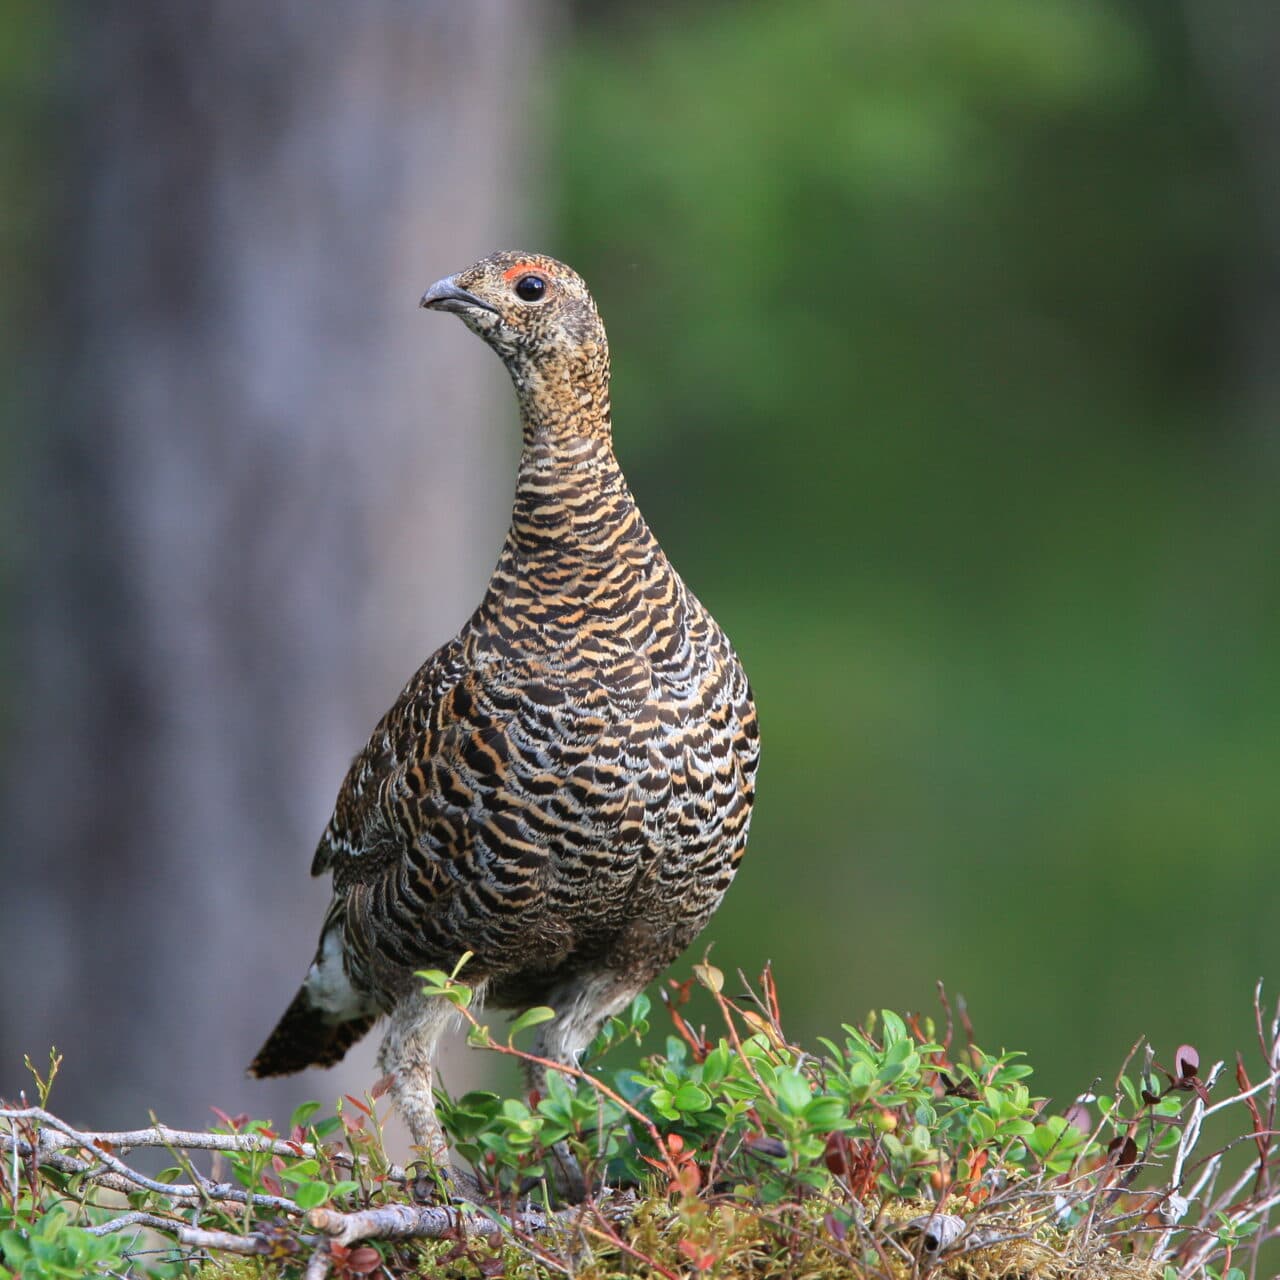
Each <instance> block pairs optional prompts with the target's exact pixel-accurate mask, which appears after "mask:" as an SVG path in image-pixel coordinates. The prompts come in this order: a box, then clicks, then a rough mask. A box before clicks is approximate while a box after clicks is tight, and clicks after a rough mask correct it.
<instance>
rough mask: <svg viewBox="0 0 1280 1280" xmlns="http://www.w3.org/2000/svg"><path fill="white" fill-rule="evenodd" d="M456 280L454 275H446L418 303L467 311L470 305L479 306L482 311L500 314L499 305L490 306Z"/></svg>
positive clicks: (437, 308)
mask: <svg viewBox="0 0 1280 1280" xmlns="http://www.w3.org/2000/svg"><path fill="white" fill-rule="evenodd" d="M454 280H455V277H454V276H445V278H444V279H443V280H437V281H436V282H435V284H433V285H432V286H431V288H430V289H428V290H427V291H426V293H424V294H423V295H422V301H421V302H420V303H418V305H419V306H420V307H428V308H430V309H431V310H432V311H465V310H466V309H467V308H468V307H478V308H479V309H480V310H481V311H492V312H493V313H494V315H497V314H498V308H497V307H492V306H490V305H489V304H488V303H487V302H485V301H483V300H482V299H480V298H477V297H476V295H475V294H474V293H468V292H467V291H466V290H465V289H459V288H458V286H457V285H456V284H455V283H454Z"/></svg>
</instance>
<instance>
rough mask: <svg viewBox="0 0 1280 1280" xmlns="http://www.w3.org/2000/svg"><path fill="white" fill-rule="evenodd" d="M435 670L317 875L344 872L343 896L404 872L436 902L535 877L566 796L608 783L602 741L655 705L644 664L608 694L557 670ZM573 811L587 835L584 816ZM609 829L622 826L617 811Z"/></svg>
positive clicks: (533, 660) (354, 780)
mask: <svg viewBox="0 0 1280 1280" xmlns="http://www.w3.org/2000/svg"><path fill="white" fill-rule="evenodd" d="M429 666H432V667H434V668H435V669H434V670H431V671H428V669H427V668H424V669H423V672H420V673H419V676H418V677H415V680H414V682H411V684H410V685H409V686H408V687H407V688H406V690H405V692H404V694H403V695H402V696H401V698H400V699H399V700H398V701H397V703H396V705H395V706H394V707H392V709H391V710H390V711H389V712H388V713H387V715H386V716H385V717H384V718H383V721H382V722H381V723H380V724H379V726H378V728H377V730H375V732H374V734H373V736H372V738H371V739H370V741H369V744H368V745H367V746H366V747H365V749H364V751H363V752H362V753H361V754H360V756H359V757H357V759H356V761H355V762H354V763H353V764H352V766H351V769H350V771H349V772H348V775H347V779H346V782H345V783H344V784H343V787H342V790H341V791H340V793H339V795H338V800H337V803H336V805H335V808H334V814H333V818H332V820H331V821H330V824H329V827H328V829H327V830H326V832H325V835H324V837H323V839H322V840H321V842H320V847H319V849H318V850H317V852H316V859H315V863H314V865H313V868H312V872H313V874H319V873H320V872H322V871H325V870H333V872H334V874H335V886H336V887H341V886H342V885H343V884H344V883H348V882H359V881H365V880H368V879H371V878H373V877H375V876H377V875H380V874H381V873H382V870H383V869H384V868H386V867H388V866H389V865H394V866H396V867H398V868H399V869H400V871H401V872H404V871H408V872H409V873H410V874H411V875H412V876H413V877H415V879H416V880H417V882H418V891H419V892H420V893H421V894H423V895H424V896H425V897H427V898H430V897H433V896H435V895H436V894H438V893H440V892H443V891H445V890H446V889H447V888H449V887H450V886H451V885H457V884H458V883H460V882H462V881H465V880H472V879H477V878H485V877H488V878H490V879H493V878H494V868H495V867H497V868H499V869H500V870H501V871H503V872H505V873H506V874H507V875H508V876H512V877H515V876H517V875H518V871H519V869H520V868H524V869H526V870H529V869H530V868H532V866H533V865H534V864H535V863H537V861H538V860H539V859H541V858H545V856H546V853H547V849H548V848H549V847H550V846H551V845H553V844H554V843H555V828H556V824H557V822H558V821H564V820H567V818H568V816H569V815H566V814H565V813H561V812H560V811H561V810H562V809H563V801H564V797H563V796H562V795H561V794H560V793H562V792H563V791H564V789H565V787H566V784H570V785H572V783H573V782H574V780H584V774H587V773H589V774H590V775H591V777H592V779H595V778H596V777H597V775H598V772H599V768H600V767H602V765H606V764H607V762H601V761H600V760H599V759H598V755H599V750H600V747H601V744H602V741H603V740H605V739H607V738H611V737H612V736H613V734H614V733H616V731H617V728H618V726H620V725H622V724H626V723H627V722H629V721H630V720H631V719H632V718H633V717H634V715H635V713H636V708H637V707H638V706H639V705H641V704H642V703H643V701H644V699H645V698H646V697H647V696H648V692H649V680H650V673H649V670H648V666H647V663H645V662H644V661H643V659H641V658H637V659H636V660H635V662H634V664H633V666H632V667H631V668H629V669H623V670H622V671H621V672H613V673H611V674H610V678H609V679H608V681H607V682H605V681H603V680H601V679H600V678H599V677H598V676H596V675H587V674H582V673H579V674H576V675H575V674H574V673H571V672H566V671H565V670H564V669H562V668H560V667H558V666H557V665H556V660H555V658H554V657H545V656H542V657H529V656H520V655H505V656H503V657H501V658H499V659H493V660H490V661H476V660H475V659H474V658H473V659H472V660H471V661H470V662H469V663H468V664H466V665H464V666H461V667H460V666H459V664H457V663H456V662H452V661H450V659H449V656H448V655H444V656H443V658H442V657H441V655H437V659H435V660H433V663H432V664H429ZM573 808H574V809H575V810H576V811H577V812H575V813H574V814H573V815H572V817H573V819H574V820H575V821H577V822H579V823H580V822H581V821H582V820H583V816H582V815H583V811H582V810H581V807H580V806H573ZM590 808H591V806H588V809H590ZM558 813H560V816H559V817H558V816H557V814H558ZM598 819H599V820H600V821H602V822H604V823H606V824H608V823H610V822H611V821H612V817H611V814H610V812H609V811H608V807H607V806H604V807H603V808H601V809H600V811H599V814H598ZM575 834H576V835H578V836H581V834H583V833H582V831H581V828H580V826H579V827H578V828H577V830H576V831H575Z"/></svg>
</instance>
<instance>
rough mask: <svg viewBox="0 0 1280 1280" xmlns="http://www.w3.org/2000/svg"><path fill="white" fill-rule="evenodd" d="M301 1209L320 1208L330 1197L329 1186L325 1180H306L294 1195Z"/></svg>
mask: <svg viewBox="0 0 1280 1280" xmlns="http://www.w3.org/2000/svg"><path fill="white" fill-rule="evenodd" d="M293 1198H294V1202H295V1203H296V1204H297V1206H298V1208H299V1209H318V1208H319V1207H320V1206H321V1205H322V1204H324V1202H325V1201H326V1200H328V1198H329V1187H328V1185H327V1184H326V1183H323V1182H304V1183H303V1184H302V1186H300V1187H299V1188H298V1189H297V1191H295V1192H294V1195H293Z"/></svg>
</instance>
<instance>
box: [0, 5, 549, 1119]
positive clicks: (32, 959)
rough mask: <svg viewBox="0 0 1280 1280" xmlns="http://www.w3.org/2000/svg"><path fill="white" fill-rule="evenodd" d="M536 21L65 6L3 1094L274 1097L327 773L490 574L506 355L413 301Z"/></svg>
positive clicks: (467, 241) (21, 615)
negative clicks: (40, 1076)
mask: <svg viewBox="0 0 1280 1280" xmlns="http://www.w3.org/2000/svg"><path fill="white" fill-rule="evenodd" d="M539 14H540V7H539V6H537V5H530V4H528V3H522V2H521V0H479V2H477V0H471V2H470V3H467V4H455V3H451V2H450V0H415V3H413V4H406V3H392V2H391V0H387V2H386V3H373V2H370V0H365V3H362V4H346V3H341V2H340V0H324V2H318V0H294V2H292V3H277V4H269V5H262V4H258V3H252V2H251V0H218V2H217V3H202V4H194V5H190V4H184V5H174V4H171V3H168V2H167V0H130V2H129V3H124V2H123V0H119V2H110V3H101V2H96V0H95V3H82V4H78V5H71V6H69V8H68V11H67V12H66V13H65V15H64V17H65V20H66V21H65V31H66V32H67V39H68V40H70V41H71V42H72V44H71V47H70V48H68V49H66V50H65V52H66V54H67V57H68V64H69V65H68V67H67V69H66V72H67V74H66V80H65V91H64V93H63V98H62V101H61V102H60V103H59V106H60V108H61V109H60V112H59V114H58V119H57V127H58V129H59V130H60V131H62V132H63V138H64V141H65V144H66V149H65V154H64V156H63V159H64V160H65V164H64V165H63V168H62V170H61V173H60V184H61V185H60V186H59V188H58V192H57V198H58V204H59V219H58V220H57V221H55V222H54V223H53V224H52V225H51V226H50V228H49V230H48V235H49V236H50V237H52V238H53V243H54V249H55V251H54V253H53V254H51V255H50V258H51V260H52V261H53V262H54V264H55V271H54V278H53V279H51V280H49V281H47V282H45V283H44V287H45V288H46V289H47V290H49V291H51V300H50V301H49V302H48V303H47V313H48V315H49V317H50V321H51V325H50V328H51V331H52V333H53V339H52V341H51V342H47V343H45V344H44V347H45V349H44V350H37V351H36V353H35V356H36V359H37V361H38V364H39V371H40V372H42V373H43V374H45V375H47V376H45V377H43V378H41V377H40V376H37V377H36V378H35V379H34V380H35V382H36V383H37V384H38V385H42V386H43V388H44V390H43V393H42V396H41V403H39V404H38V406H37V407H36V408H35V409H34V410H33V412H32V414H31V415H30V416H29V418H28V420H27V421H25V422H24V423H23V424H22V427H23V432H24V436H25V440H24V442H23V447H24V448H25V449H26V451H27V453H28V455H29V456H28V458H27V459H26V463H27V465H26V467H25V470H24V471H23V472H22V473H21V480H22V484H23V487H24V488H25V491H26V492H25V510H24V528H23V535H24V536H23V540H22V542H21V544H20V547H19V549H18V553H17V557H18V568H19V575H20V581H19V584H18V589H17V593H16V606H15V608H14V610H13V620H14V623H15V626H18V627H19V628H20V630H19V634H18V635H17V638H16V640H15V642H14V644H13V645H12V646H11V647H10V651H11V652H12V653H13V654H14V655H15V664H16V668H17V671H18V673H19V675H18V681H17V683H18V689H17V691H16V692H15V693H14V694H13V696H12V698H11V701H12V704H13V709H14V715H13V722H12V724H11V725H10V739H9V750H8V751H7V753H6V761H5V764H6V772H7V778H6V782H7V787H6V791H7V797H6V799H7V811H8V812H7V823H6V828H7V830H6V840H5V842H4V845H5V847H4V851H3V854H2V855H0V856H2V857H3V858H4V869H5V879H4V884H5V891H4V893H3V896H2V898H0V936H3V938H4V940H5V963H4V966H3V977H2V978H0V1095H7V1096H13V1095H14V1094H16V1092H17V1090H18V1089H19V1088H20V1087H22V1086H23V1084H24V1080H23V1075H24V1073H23V1071H22V1067H21V1062H22V1054H23V1053H24V1052H26V1053H30V1054H31V1055H32V1056H33V1057H35V1058H39V1057H42V1056H43V1055H44V1054H45V1053H46V1052H47V1049H48V1046H49V1044H50V1043H56V1044H57V1045H58V1047H59V1048H60V1049H61V1050H64V1051H65V1053H66V1066H65V1069H64V1076H63V1079H62V1082H61V1084H60V1087H59V1090H58V1093H57V1094H56V1095H55V1099H54V1100H55V1103H57V1104H58V1105H59V1106H60V1109H62V1110H63V1111H65V1112H66V1113H67V1114H68V1115H69V1117H70V1118H75V1119H80V1120H83V1121H84V1122H85V1123H89V1122H90V1121H92V1123H93V1124H95V1125H112V1124H117V1123H121V1124H122V1123H125V1122H128V1123H135V1122H141V1121H143V1120H144V1119H145V1115H146V1111H147V1109H148V1108H154V1109H155V1110H157V1111H158V1112H159V1113H160V1114H161V1116H162V1117H163V1118H164V1119H166V1120H168V1121H170V1122H172V1123H175V1124H187V1123H203V1122H205V1121H207V1120H208V1119H209V1118H210V1117H209V1113H208V1110H207V1108H208V1105H209V1104H210V1103H216V1104H218V1105H220V1106H223V1107H225V1108H227V1109H230V1110H235V1109H238V1108H241V1107H244V1108H247V1109H251V1110H252V1111H253V1112H254V1113H255V1114H267V1113H270V1114H273V1115H274V1116H275V1118H276V1119H277V1120H278V1121H279V1120H283V1119H285V1118H286V1115H287V1111H288V1107H289V1105H290V1104H291V1103H292V1102H294V1101H298V1100H300V1099H302V1098H304V1097H307V1096H321V1097H326V1098H329V1099H332V1098H334V1097H336V1096H337V1093H338V1091H339V1089H340V1087H343V1088H347V1089H352V1090H357V1089H358V1090H361V1091H363V1090H364V1089H365V1088H367V1087H368V1086H369V1084H370V1083H371V1082H372V1079H373V1072H372V1067H371V1066H370V1062H371V1048H370V1047H362V1050H363V1051H357V1052H356V1053H355V1055H354V1062H353V1065H352V1067H351V1068H349V1069H348V1068H344V1071H345V1075H343V1074H341V1073H335V1074H334V1075H332V1076H331V1077H329V1078H326V1079H323V1080H321V1079H319V1078H311V1079H304V1080H302V1081H292V1082H286V1083H283V1084H278V1085H277V1084H263V1083H257V1082H250V1081H248V1080H246V1079H245V1078H244V1068H245V1065H246V1064H247V1063H248V1061H249V1059H250V1057H251V1056H252V1054H253V1053H254V1051H255V1050H256V1049H257V1048H258V1045H259V1043H260V1041H261V1040H262V1039H263V1038H264V1037H265V1035H266V1034H267V1032H268V1031H269V1030H270V1029H271V1026H272V1024H273V1022H274V1020H275V1018H276V1016H277V1015H278V1014H279V1013H280V1012H281V1011H282V1010H283V1008H284V1006H285V1004H286V1003H287V1002H288V1000H289V998H290V997H291V995H292V994H293V991H294V989H295V987H296V984H297V982H298V980H299V979H300V978H301V976H302V974H303V971H304V969H305V966H306V964H307V963H308V962H309V960H310V957H311V952H312V948H313V947H314V944H315V938H316V935H317V932H318V927H319V923H320V919H321V915H322V912H323V910H324V906H325V903H326V901H327V881H326V882H323V883H321V882H311V881H310V880H309V879H308V877H307V871H308V868H309V864H310V858H311V853H312V850H313V848H314V845H315V842H316V840H317V838H318V836H319V834H320V831H321V830H322V828H323V826H324V823H325V821H326V820H327V817H328V813H329V808H330V805H331V803H332V800H333V796H334V794H335V792H336V789H337V786H338V783H339V782H340V780H341V778H342V775H343V772H344V770H345V767H346V764H347V762H348V760H349V758H350V757H351V755H353V754H354V752H355V751H356V750H357V749H358V747H359V746H360V745H361V744H362V743H363V741H364V739H365V737H366V735H367V733H368V732H369V730H370V728H371V727H372V725H373V723H374V721H375V720H376V718H377V716H378V715H379V714H380V713H381V712H382V711H383V710H384V709H385V707H386V706H387V705H388V704H389V702H390V701H391V699H392V698H393V697H394V695H395V694H396V693H397V692H398V690H399V688H400V686H401V684H402V683H403V682H404V680H405V679H406V678H407V677H408V676H409V674H410V673H411V672H412V671H413V670H414V669H415V668H416V666H417V665H418V664H419V663H420V662H421V661H422V660H423V659H424V658H425V657H426V656H427V654H428V653H429V652H430V651H431V650H432V649H433V648H434V647H435V646H436V645H437V644H438V643H440V642H441V641H442V640H444V639H446V638H447V637H448V635H450V634H451V633H452V632H453V631H454V630H455V629H456V628H457V626H458V625H459V624H460V623H461V621H462V620H463V618H464V617H465V616H466V614H467V612H469V610H470V608H471V607H472V606H473V605H474V604H475V602H476V601H477V600H478V598H479V593H480V591H481V590H482V588H483V584H484V582H485V580H486V578H487V576H488V570H489V567H490V565H491V564H492V561H493V559H494V557H495V556H496V554H497V549H498V543H499V541H500V537H501V532H502V528H503V526H504V524H505V519H506V508H507V503H508V501H509V493H510V488H511V484H512V473H513V459H514V447H515V425H514V421H513V411H512V410H511V409H510V407H509V403H508V402H509V393H508V391H507V388H506V386H505V379H504V376H503V374H502V371H501V368H500V366H499V365H498V363H497V361H496V360H494V359H492V357H491V356H490V355H489V353H488V352H486V351H484V350H483V348H482V346H481V344H479V343H477V342H476V341H475V340H474V339H473V338H471V337H470V335H468V334H466V333H465V331H464V330H463V328H462V326H461V325H458V324H457V323H456V322H451V321H449V320H447V319H441V318H440V317H438V316H426V315H424V314H423V313H421V312H419V311H418V310H417V309H416V304H417V300H418V297H419V295H420V294H421V292H422V290H423V288H424V287H425V286H426V285H427V284H429V283H430V282H431V281H432V280H434V279H436V278H437V277H438V276H440V275H443V274H446V273H447V272H449V271H453V270H456V269H458V268H461V267H463V266H465V265H467V264H468V263H470V262H471V261H472V260H474V259H475V258H476V257H478V256H480V255H481V254H482V253H484V252H487V251H489V250H490V249H492V248H494V247H495V246H497V245H499V244H500V243H503V242H508V241H513V240H514V241H524V240H525V239H526V238H527V237H526V236H523V235H518V234H516V224H515V220H516V218H517V217H518V216H519V210H520V206H521V204H522V202H523V200H524V196H525V182H524V178H525V177H526V176H531V175H533V174H535V173H536V169H535V168H534V166H533V165H532V164H530V163H529V161H528V154H529V152H530V150H531V148H532V142H531V139H530V138H529V137H528V136H527V131H528V130H529V129H530V123H529V120H530V112H529V104H528V102H527V95H528V91H529V83H528V80H527V78H526V77H527V76H528V74H529V73H530V72H531V71H532V70H533V69H534V68H535V67H536V65H537V61H538V60H537V58H536V56H535V45H536V39H535V36H536V31H537V29H538V26H539Z"/></svg>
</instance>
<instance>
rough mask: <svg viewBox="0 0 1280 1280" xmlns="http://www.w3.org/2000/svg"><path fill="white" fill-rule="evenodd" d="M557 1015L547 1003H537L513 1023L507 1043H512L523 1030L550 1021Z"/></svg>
mask: <svg viewBox="0 0 1280 1280" xmlns="http://www.w3.org/2000/svg"><path fill="white" fill-rule="evenodd" d="M555 1016H556V1011H555V1010H554V1009H549V1008H548V1007H547V1006H546V1005H545V1004H536V1005H534V1006H533V1008H532V1009H526V1010H525V1011H524V1012H523V1013H522V1014H521V1015H520V1016H519V1017H518V1018H517V1019H516V1020H515V1021H514V1022H513V1023H512V1024H511V1030H510V1031H509V1032H508V1033H507V1043H508V1044H510V1043H511V1042H512V1041H513V1040H514V1039H515V1038H516V1036H517V1035H518V1034H519V1033H520V1032H521V1031H527V1030H528V1029H529V1028H530V1027H537V1026H541V1025H542V1023H544V1022H550V1021H551V1020H552V1019H553V1018H554V1017H555Z"/></svg>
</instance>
